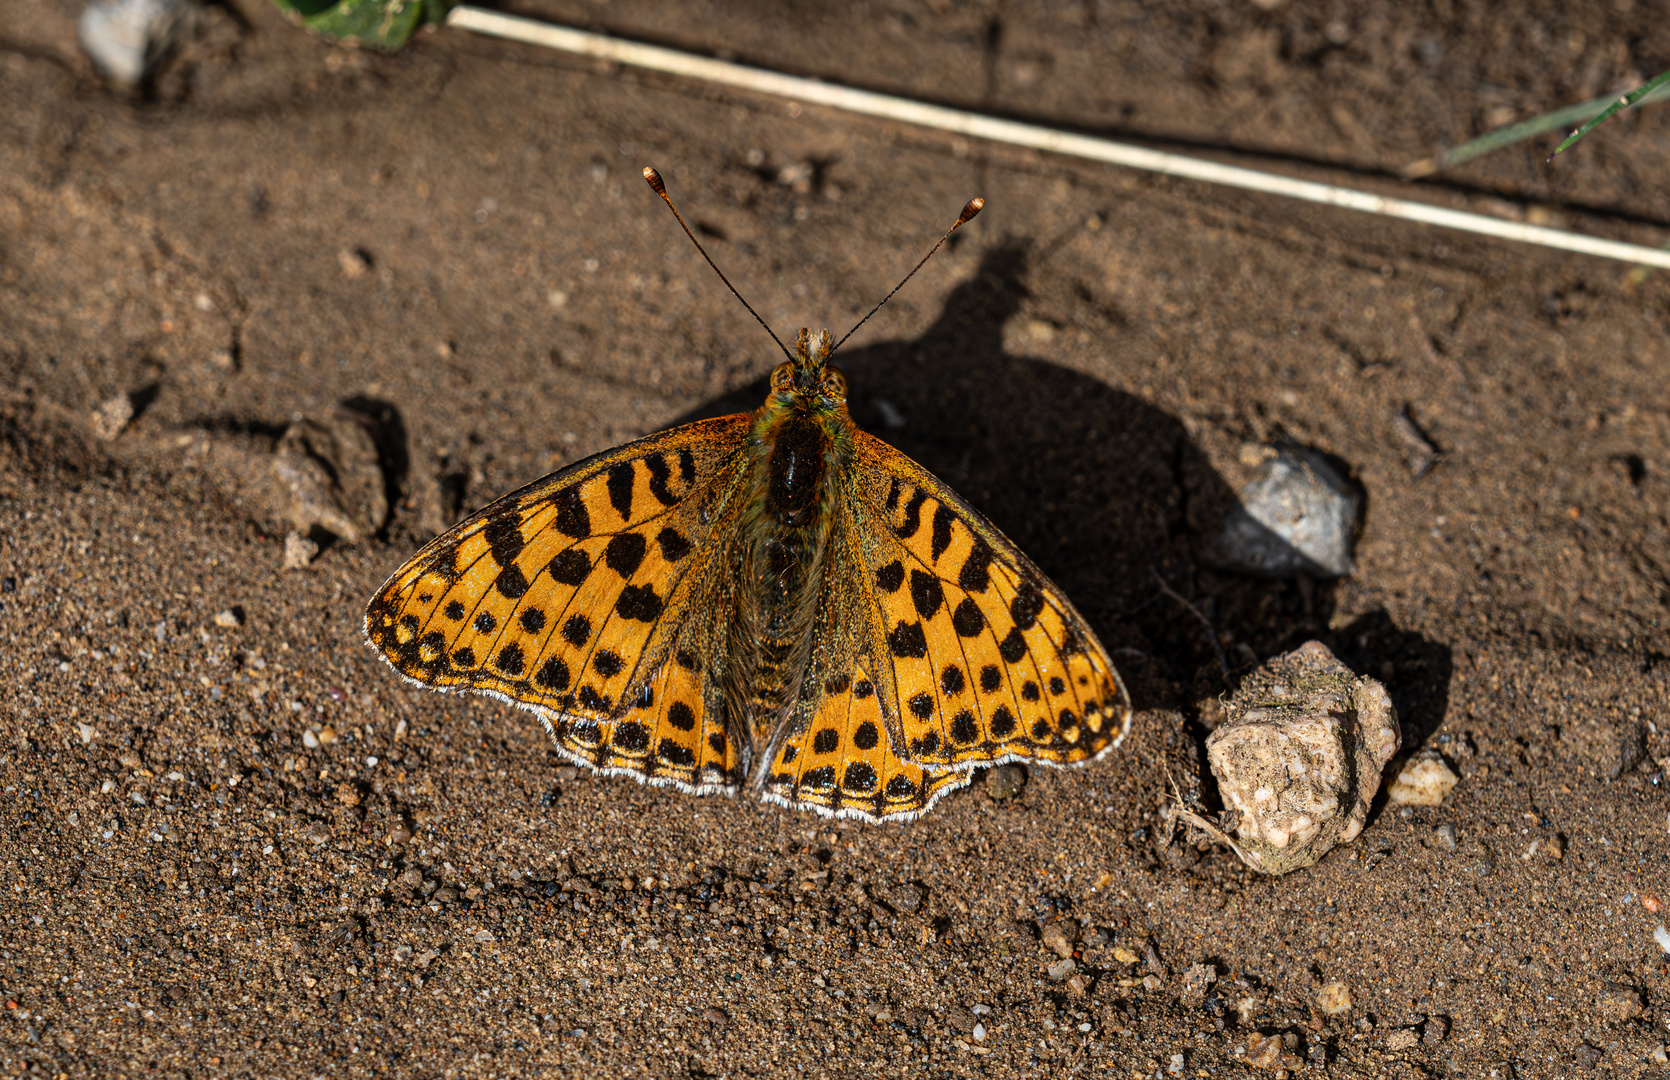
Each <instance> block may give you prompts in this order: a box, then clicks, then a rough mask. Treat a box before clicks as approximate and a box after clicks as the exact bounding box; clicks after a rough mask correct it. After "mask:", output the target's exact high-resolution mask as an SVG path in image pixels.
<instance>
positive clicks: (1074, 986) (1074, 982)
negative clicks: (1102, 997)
mask: <svg viewBox="0 0 1670 1080" xmlns="http://www.w3.org/2000/svg"><path fill="white" fill-rule="evenodd" d="M1067 989H1069V990H1071V991H1072V992H1073V993H1074V994H1076V995H1078V996H1079V997H1083V996H1084V995H1085V994H1088V993H1089V992H1090V980H1089V979H1087V978H1085V977H1084V972H1082V971H1081V972H1079V973H1078V974H1076V975H1074V976H1073V977H1072V978H1070V979H1068V980H1067Z"/></svg>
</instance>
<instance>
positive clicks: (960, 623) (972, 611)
mask: <svg viewBox="0 0 1670 1080" xmlns="http://www.w3.org/2000/svg"><path fill="white" fill-rule="evenodd" d="M951 626H952V628H953V629H954V630H956V631H957V636H958V637H974V636H975V635H977V634H979V633H980V631H982V630H984V629H985V628H986V616H985V613H984V612H982V611H981V610H980V605H979V604H976V603H975V602H974V601H973V600H972V599H970V598H969V597H966V596H965V597H963V598H962V599H961V600H959V601H958V602H957V607H956V609H955V610H954V611H952V612H951Z"/></svg>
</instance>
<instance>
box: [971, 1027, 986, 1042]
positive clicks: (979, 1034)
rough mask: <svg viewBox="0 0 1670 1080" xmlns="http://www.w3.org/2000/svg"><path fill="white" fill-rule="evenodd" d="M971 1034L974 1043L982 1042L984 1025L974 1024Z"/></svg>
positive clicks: (984, 1033)
mask: <svg viewBox="0 0 1670 1080" xmlns="http://www.w3.org/2000/svg"><path fill="white" fill-rule="evenodd" d="M972 1034H973V1035H974V1041H975V1042H981V1041H983V1040H984V1039H985V1037H986V1025H985V1024H982V1023H979V1022H976V1023H975V1025H974V1030H973V1032H972Z"/></svg>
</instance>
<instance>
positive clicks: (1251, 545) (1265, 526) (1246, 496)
mask: <svg viewBox="0 0 1670 1080" xmlns="http://www.w3.org/2000/svg"><path fill="white" fill-rule="evenodd" d="M1362 505H1363V500H1362V496H1361V495H1360V494H1358V493H1357V491H1356V490H1354V488H1353V486H1352V485H1351V483H1350V482H1349V481H1347V480H1346V479H1345V478H1344V477H1343V476H1341V475H1340V474H1339V472H1338V470H1336V469H1335V468H1334V467H1333V466H1332V465H1330V464H1328V461H1327V459H1325V458H1324V457H1323V456H1322V455H1321V454H1319V453H1317V452H1316V451H1315V450H1311V449H1308V448H1306V447H1302V446H1283V447H1279V448H1276V449H1275V450H1274V451H1273V452H1271V453H1270V456H1269V457H1267V458H1266V459H1265V461H1264V462H1263V463H1262V464H1261V465H1260V466H1259V467H1258V472H1257V474H1256V475H1255V476H1254V477H1253V479H1252V480H1251V481H1250V482H1249V483H1248V484H1247V485H1246V487H1244V488H1242V489H1241V497H1240V502H1239V503H1238V504H1237V505H1236V506H1234V507H1232V508H1231V509H1230V511H1229V513H1228V514H1226V515H1225V517H1224V522H1223V528H1222V531H1221V532H1220V533H1219V535H1218V537H1217V538H1216V540H1214V541H1213V542H1212V545H1211V549H1210V552H1209V554H1210V555H1211V556H1212V558H1213V560H1214V561H1215V562H1217V563H1219V564H1220V565H1222V566H1224V567H1225V568H1226V569H1230V570H1237V571H1240V572H1242V573H1246V574H1257V575H1260V576H1264V577H1292V576H1294V575H1295V574H1306V575H1308V576H1310V577H1318V578H1330V577H1345V576H1346V575H1348V574H1351V573H1352V572H1354V571H1355V570H1356V567H1355V566H1354V565H1353V564H1352V561H1351V548H1352V544H1353V543H1354V542H1355V540H1356V535H1357V520H1358V517H1359V515H1360V514H1361V512H1362Z"/></svg>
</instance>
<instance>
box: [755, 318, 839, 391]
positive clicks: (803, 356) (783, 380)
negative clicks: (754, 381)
mask: <svg viewBox="0 0 1670 1080" xmlns="http://www.w3.org/2000/svg"><path fill="white" fill-rule="evenodd" d="M833 351H834V345H833V344H832V343H831V338H830V335H829V331H828V330H819V331H817V332H815V333H814V332H812V331H810V330H806V329H804V328H803V329H802V330H801V331H800V337H799V338H798V339H796V341H795V353H794V358H793V359H791V360H785V361H784V362H783V363H781V364H778V365H777V367H776V369H775V370H774V371H772V373H771V400H772V403H774V404H776V405H778V406H779V407H791V408H795V407H798V408H799V409H802V410H818V411H824V410H829V411H833V410H840V409H845V408H846V402H847V377H846V375H845V374H844V373H843V372H842V371H841V369H840V368H838V367H835V366H834V365H833V364H831V363H830V362H829V354H830V353H831V352H833Z"/></svg>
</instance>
